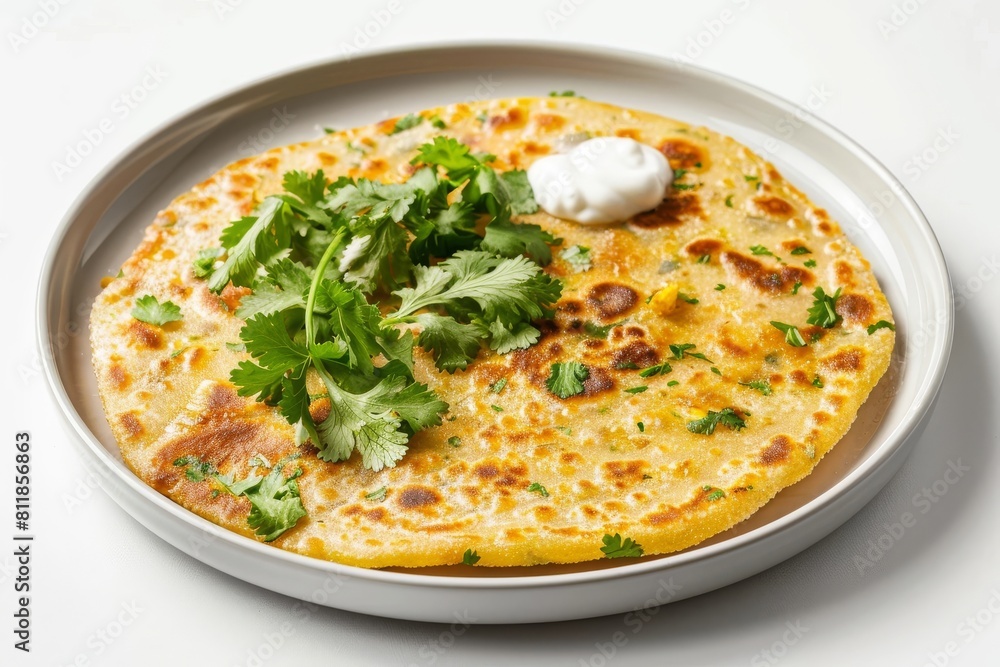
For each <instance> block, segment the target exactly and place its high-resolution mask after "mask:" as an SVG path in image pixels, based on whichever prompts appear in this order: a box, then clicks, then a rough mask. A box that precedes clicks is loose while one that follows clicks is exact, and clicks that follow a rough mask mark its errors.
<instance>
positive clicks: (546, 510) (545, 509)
mask: <svg viewBox="0 0 1000 667" xmlns="http://www.w3.org/2000/svg"><path fill="white" fill-rule="evenodd" d="M533 511H534V513H535V518H536V519H538V522H539V523H540V524H542V525H543V526H544V525H545V523H546V522H548V521H552V519H554V518H556V511H555V510H554V509H552V506H551V505H538V506H537V507H535V508H534V509H533Z"/></svg>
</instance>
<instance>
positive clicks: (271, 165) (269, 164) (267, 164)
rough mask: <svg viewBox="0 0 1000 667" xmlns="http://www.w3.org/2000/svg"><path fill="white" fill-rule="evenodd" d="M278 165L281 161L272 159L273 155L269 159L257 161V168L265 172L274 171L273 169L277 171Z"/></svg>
mask: <svg viewBox="0 0 1000 667" xmlns="http://www.w3.org/2000/svg"><path fill="white" fill-rule="evenodd" d="M279 164H281V160H279V159H278V158H276V157H274V156H273V155H272V156H271V157H266V158H262V159H260V160H257V166H258V167H259V168H261V169H264V170H266V171H274V170H275V169H277V167H278V165H279Z"/></svg>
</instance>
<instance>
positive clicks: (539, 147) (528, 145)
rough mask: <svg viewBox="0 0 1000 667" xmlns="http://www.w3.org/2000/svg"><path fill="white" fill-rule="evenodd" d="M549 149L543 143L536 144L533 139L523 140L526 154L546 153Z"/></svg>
mask: <svg viewBox="0 0 1000 667" xmlns="http://www.w3.org/2000/svg"><path fill="white" fill-rule="evenodd" d="M550 150H551V149H550V148H549V147H548V146H547V145H545V144H537V143H535V142H534V141H526V142H524V152H525V154H526V155H547V154H548V153H549V152H550Z"/></svg>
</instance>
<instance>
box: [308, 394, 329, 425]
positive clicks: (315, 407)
mask: <svg viewBox="0 0 1000 667" xmlns="http://www.w3.org/2000/svg"><path fill="white" fill-rule="evenodd" d="M309 416H310V417H312V419H313V421H314V422H316V423H317V424H320V423H322V422H324V421H325V420H326V418H327V417H329V416H330V399H329V398H327V397H325V396H324V397H323V398H317V399H316V400H315V401H313V402H312V403H310V404H309Z"/></svg>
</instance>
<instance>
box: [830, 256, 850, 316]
mask: <svg viewBox="0 0 1000 667" xmlns="http://www.w3.org/2000/svg"><path fill="white" fill-rule="evenodd" d="M833 269H834V271H835V272H836V274H837V283H838V284H840V285H843V286H844V287H854V285H855V282H854V269H852V268H851V265H850V264H848V263H847V262H842V261H838V262H836V263H835V264H834V265H833ZM841 317H843V316H841Z"/></svg>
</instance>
